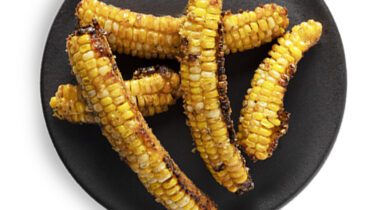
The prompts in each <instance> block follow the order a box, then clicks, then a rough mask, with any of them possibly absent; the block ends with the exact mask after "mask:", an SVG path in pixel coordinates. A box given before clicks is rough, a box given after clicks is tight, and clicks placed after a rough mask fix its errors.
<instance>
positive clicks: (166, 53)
mask: <svg viewBox="0 0 380 210" xmlns="http://www.w3.org/2000/svg"><path fill="white" fill-rule="evenodd" d="M76 16H77V17H78V19H79V20H80V24H81V25H82V26H84V25H89V24H91V22H92V19H94V18H95V19H97V20H98V22H99V23H100V25H101V26H102V27H103V29H105V31H106V32H108V33H109V36H108V41H109V43H110V45H111V48H112V49H113V50H114V51H117V52H119V53H125V54H129V55H133V56H138V57H144V58H156V57H159V58H174V57H175V56H177V55H178V54H179V48H180V45H181V43H180V37H179V34H178V31H179V28H180V26H181V25H182V23H183V22H184V21H185V17H180V18H175V17H171V16H162V17H157V16H153V15H147V14H142V13H136V12H132V11H130V10H128V9H120V8H117V7H115V6H112V5H107V4H105V3H103V2H101V1H98V0H82V1H81V2H80V3H79V4H78V7H77V11H76ZM222 21H223V23H224V28H225V30H226V31H225V39H226V40H225V43H226V47H225V53H229V52H236V51H243V50H248V49H252V48H255V47H258V46H260V45H262V44H264V43H267V42H271V41H272V40H273V39H275V38H277V37H279V36H281V35H282V34H284V32H285V29H286V27H287V26H288V24H289V19H288V17H287V10H286V9H285V8H284V7H281V6H278V5H276V4H265V5H263V6H260V7H257V8H256V9H255V11H246V12H241V13H239V14H231V13H230V12H227V13H226V14H225V16H224V18H223V20H222Z"/></svg>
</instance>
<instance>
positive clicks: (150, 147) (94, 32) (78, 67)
mask: <svg viewBox="0 0 380 210" xmlns="http://www.w3.org/2000/svg"><path fill="white" fill-rule="evenodd" d="M94 25H95V28H93V27H90V26H89V27H85V28H80V29H78V30H77V31H76V32H75V33H74V34H72V35H71V36H69V38H68V40H67V52H68V54H69V58H70V63H71V65H72V67H73V72H74V74H75V76H76V78H77V81H78V83H79V85H80V87H81V90H83V91H82V95H83V97H84V98H85V99H86V101H87V104H88V105H89V106H90V107H91V108H92V110H94V113H95V115H96V117H98V118H99V119H100V123H99V124H100V126H101V128H102V132H103V135H104V136H106V137H107V139H108V141H109V142H110V143H111V145H112V147H113V148H114V150H115V151H117V152H118V153H119V155H120V157H121V158H122V159H123V160H125V161H126V163H128V165H129V166H130V167H131V169H132V170H133V171H134V172H135V173H136V174H137V175H138V177H139V179H140V181H141V182H142V183H143V184H144V186H145V187H146V189H147V190H148V191H149V192H150V193H151V194H152V195H154V196H155V197H156V201H157V202H159V203H161V204H162V205H164V206H165V207H166V208H168V209H203V210H206V209H216V205H215V204H214V203H213V202H212V201H211V200H210V199H209V198H208V197H207V196H206V195H205V194H203V193H202V192H201V191H200V190H199V189H198V188H197V187H196V186H195V185H194V184H193V183H192V182H191V181H190V179H189V178H187V177H186V175H185V174H184V173H183V172H182V171H181V170H180V169H179V167H178V166H177V165H176V164H175V163H174V161H173V160H172V159H171V157H170V156H169V154H168V153H167V151H166V150H165V149H164V148H163V147H162V145H161V144H160V142H159V141H158V139H157V138H156V137H155V135H154V134H153V132H152V130H151V129H150V128H149V127H148V125H147V123H146V122H145V120H144V118H143V116H142V115H141V113H140V112H139V111H138V109H137V106H136V105H135V104H134V103H133V102H132V101H131V99H130V95H128V90H127V88H126V86H125V84H124V82H123V79H122V77H121V74H120V72H119V70H118V68H117V65H116V63H115V60H114V57H113V56H112V53H111V49H110V47H109V45H108V43H107V40H106V37H105V36H104V32H103V31H102V30H100V29H99V26H98V25H97V24H94Z"/></svg>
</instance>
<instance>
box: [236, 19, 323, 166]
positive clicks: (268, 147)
mask: <svg viewBox="0 0 380 210" xmlns="http://www.w3.org/2000/svg"><path fill="white" fill-rule="evenodd" d="M321 35H322V25H321V24H320V23H319V22H316V21H314V20H309V21H307V22H303V23H301V24H300V25H297V26H295V27H293V29H292V31H291V32H288V33H286V34H285V35H284V36H283V37H282V38H279V39H278V44H275V45H274V46H273V47H272V50H271V51H270V52H269V55H270V57H268V58H266V59H265V60H264V61H263V62H262V63H261V64H260V66H259V68H258V69H257V70H256V72H255V75H254V77H253V80H252V82H251V86H252V87H251V88H250V89H249V90H248V93H247V95H246V96H245V100H244V103H243V109H242V111H241V116H240V125H239V131H238V143H239V145H241V146H242V148H243V149H244V151H245V152H246V153H247V154H248V155H249V156H250V157H251V158H252V159H253V160H265V159H267V158H269V157H270V156H272V153H273V151H274V150H275V149H276V147H277V144H278V139H279V138H280V137H281V136H283V135H284V134H285V133H286V132H287V130H288V120H289V116H290V115H289V114H288V113H287V112H285V111H284V103H283V99H284V94H285V92H286V88H287V85H288V83H289V80H290V79H291V78H292V77H293V76H294V74H295V73H296V70H297V69H296V65H297V63H298V62H299V61H300V60H301V58H302V56H303V53H305V52H306V51H307V50H308V49H310V48H311V47H312V46H313V45H315V44H316V43H317V42H318V41H319V39H320V37H321Z"/></svg>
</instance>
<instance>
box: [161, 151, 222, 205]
mask: <svg viewBox="0 0 380 210" xmlns="http://www.w3.org/2000/svg"><path fill="white" fill-rule="evenodd" d="M163 161H164V162H165V165H166V167H167V168H168V170H170V171H172V172H173V175H174V176H175V177H176V178H177V180H178V185H179V186H180V187H181V189H183V191H185V193H186V195H189V196H190V197H191V198H192V199H193V200H194V201H195V202H196V203H197V205H198V207H199V209H201V210H209V209H215V207H216V204H215V203H214V202H213V201H212V200H211V199H209V198H208V196H207V195H205V194H203V193H202V192H201V191H200V190H198V189H197V188H196V187H195V186H194V184H193V183H192V182H191V181H190V180H189V179H187V178H186V177H185V175H184V174H183V173H182V172H181V171H180V170H179V168H178V166H177V165H176V164H175V163H174V161H173V160H172V158H171V157H170V156H169V155H166V156H165V157H164V159H163Z"/></svg>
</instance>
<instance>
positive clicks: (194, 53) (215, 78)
mask: <svg viewBox="0 0 380 210" xmlns="http://www.w3.org/2000/svg"><path fill="white" fill-rule="evenodd" d="M206 2H207V5H208V6H207V9H204V6H205V5H206ZM221 9H222V1H221V0H207V1H205V0H192V1H190V2H189V5H188V8H187V16H186V18H185V21H184V23H183V25H182V27H181V29H180V32H179V34H180V36H181V40H182V46H181V51H182V53H183V55H182V56H180V57H178V58H179V61H180V62H181V73H180V75H181V81H182V82H181V89H182V90H183V92H184V95H183V98H184V102H185V105H184V107H185V113H186V115H187V117H188V119H187V124H188V125H189V126H190V128H191V132H192V136H193V138H194V142H195V144H196V148H197V150H198V151H199V153H200V155H201V157H202V159H203V161H204V162H205V164H206V166H207V168H208V170H209V171H210V172H211V174H212V175H213V177H214V178H215V179H216V181H217V182H218V183H219V184H221V185H223V186H224V187H226V188H227V189H228V190H229V191H231V192H235V193H243V192H245V191H248V190H250V189H252V187H253V183H252V181H251V178H250V176H249V174H248V169H247V168H246V167H245V165H244V163H245V160H244V158H243V157H242V156H241V154H240V151H239V150H238V149H237V148H236V147H235V146H234V144H232V142H231V141H235V131H234V130H233V123H232V121H231V118H230V115H231V108H230V107H229V105H230V102H229V100H228V97H227V81H226V79H227V77H226V75H225V69H224V57H223V55H224V52H223V51H222V49H223V46H224V44H223V28H222V27H223V26H222V24H219V23H220V22H221V20H222V17H221ZM198 43H200V45H198ZM230 137H231V138H230ZM218 148H223V149H218ZM226 156H230V157H232V158H230V159H225V158H224V157H226ZM231 161H236V162H237V163H236V164H234V165H232V164H231ZM231 167H238V170H231ZM236 171H239V174H236V173H237V172H236ZM240 173H243V175H244V177H245V179H235V177H237V176H238V177H239V178H240V177H242V175H241V174H240Z"/></svg>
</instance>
